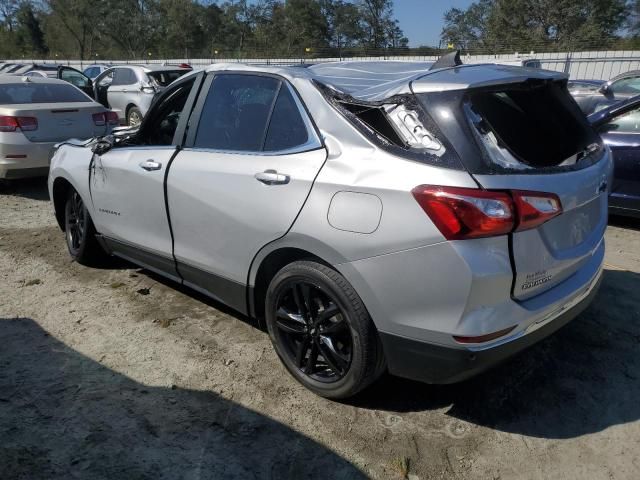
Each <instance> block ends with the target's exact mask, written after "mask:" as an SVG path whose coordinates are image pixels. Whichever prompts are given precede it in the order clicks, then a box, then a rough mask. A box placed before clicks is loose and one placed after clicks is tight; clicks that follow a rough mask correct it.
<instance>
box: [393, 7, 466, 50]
mask: <svg viewBox="0 0 640 480" xmlns="http://www.w3.org/2000/svg"><path fill="white" fill-rule="evenodd" d="M471 3H472V0H395V1H394V7H393V13H394V14H395V17H396V18H397V19H398V21H399V22H400V28H402V30H403V31H404V34H405V35H406V36H407V37H408V38H409V45H410V46H412V47H417V46H420V45H431V46H433V45H438V41H439V40H440V32H441V31H442V17H443V16H444V12H446V11H447V10H449V9H450V8H452V7H457V8H467V7H468V6H469V5H471Z"/></svg>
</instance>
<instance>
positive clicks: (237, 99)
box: [194, 74, 281, 152]
mask: <svg viewBox="0 0 640 480" xmlns="http://www.w3.org/2000/svg"><path fill="white" fill-rule="evenodd" d="M280 85H281V82H280V80H277V79H275V78H272V77H267V76H258V75H225V74H220V75H216V77H215V78H214V80H213V84H212V85H211V89H210V90H209V92H208V94H207V98H206V100H205V103H204V106H203V108H202V113H201V115H200V122H199V124H198V130H197V132H196V136H195V142H194V146H195V147H197V148H212V149H217V150H232V151H241V152H259V151H261V150H262V144H263V141H264V137H265V131H266V129H267V121H268V120H269V114H270V113H271V108H272V106H273V102H274V100H275V97H276V95H277V93H278V90H279V88H280Z"/></svg>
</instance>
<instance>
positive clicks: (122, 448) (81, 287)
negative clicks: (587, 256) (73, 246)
mask: <svg viewBox="0 0 640 480" xmlns="http://www.w3.org/2000/svg"><path fill="white" fill-rule="evenodd" d="M0 212H1V217H0V478H2V479H14V478H21V479H22V478H23V479H50V478H55V479H57V478H60V479H62V478H64V479H68V478H82V479H93V478H105V479H115V478H127V479H146V478H149V479H159V478H167V479H178V478H185V479H205V478H206V479H208V478H212V479H213V478H216V479H217V478H243V479H247V478H277V479H280V478H292V479H299V478H362V477H373V478H405V477H406V478H411V479H416V478H419V479H427V478H429V479H432V478H433V479H438V478H446V479H451V478H453V479H456V478H482V479H487V478H489V479H498V478H499V479H510V478H568V479H571V478H576V479H578V478H580V479H583V478H589V479H601V478H602V479H604V478H620V479H625V478H628V479H637V478H640V421H639V419H640V400H639V399H640V378H639V377H640V226H639V224H638V223H633V222H621V223H617V224H615V226H614V225H613V224H612V225H611V226H610V227H609V229H608V231H607V241H608V253H607V260H606V262H607V265H606V272H605V275H604V282H603V285H602V288H601V290H600V293H599V294H598V297H597V298H596V300H595V302H594V303H593V305H592V306H591V307H590V308H589V309H588V310H587V311H586V312H585V313H584V314H582V315H581V316H580V317H579V318H577V319H576V320H575V321H573V322H572V323H570V324H569V325H568V326H567V327H565V328H563V329H562V330H561V331H559V332H558V333H557V334H556V335H554V336H552V337H551V338H549V339H547V340H545V341H543V342H542V343H540V344H539V345H536V346H535V347H533V348H532V349H530V350H528V351H526V352H524V353H523V354H522V355H519V356H517V357H516V358H514V359H512V360H510V361H509V362H507V363H505V364H504V365H502V366H500V367H498V368H496V369H494V370H492V371H491V372H488V373H487V374H484V375H481V376H479V377H477V378H475V379H472V380H470V381H467V382H465V383H462V384H458V385H453V386H446V387H438V386H428V385H422V384H418V383H414V382H409V381H405V380H400V379H395V378H392V377H385V378H383V379H382V380H381V381H379V382H378V383H377V384H375V385H374V386H373V387H371V388H369V389H368V390H367V391H365V392H363V393H362V394H361V395H359V396H358V397H357V398H356V399H354V400H351V401H349V402H346V403H338V402H332V401H328V400H324V399H321V398H318V397H316V396H314V395H313V394H311V393H310V392H308V391H306V390H305V389H304V388H302V387H301V386H299V385H298V384H297V383H296V382H295V381H294V380H293V379H292V378H291V377H290V376H289V375H288V374H287V373H286V372H285V370H284V368H283V367H282V366H281V365H280V363H279V362H278V361H277V359H276V356H275V354H274V352H273V351H272V348H271V345H270V343H269V339H268V336H267V335H266V334H265V333H264V332H263V331H262V330H260V329H259V328H257V327H256V326H255V325H254V324H253V322H252V321H251V320H249V319H247V318H244V317H242V316H239V315H237V314H235V313H234V312H232V311H229V310H228V309H225V308H224V307H222V306H221V305H219V304H216V303H214V302H212V301H210V300H208V299H206V298H204V297H202V296H200V295H198V294H196V293H194V292H192V291H190V290H187V289H183V288H181V287H179V286H177V285H176V284H173V283H171V282H168V281H165V280H163V279H161V278H159V277H157V276H155V275H153V274H151V273H149V272H147V271H144V270H140V269H137V268H133V267H132V266H131V265H128V264H124V263H117V262H114V263H113V265H112V266H109V268H104V269H89V268H85V267H82V266H80V265H77V264H75V263H73V262H71V261H70V259H69V256H68V254H67V252H66V248H65V244H64V239H63V235H62V234H61V232H60V231H59V229H58V228H57V226H56V224H55V220H54V218H53V215H52V212H51V207H50V206H49V203H48V196H47V192H46V185H45V182H44V181H43V180H38V181H22V182H18V183H15V184H13V185H11V186H10V187H8V188H7V189H6V190H5V191H4V192H3V193H0Z"/></svg>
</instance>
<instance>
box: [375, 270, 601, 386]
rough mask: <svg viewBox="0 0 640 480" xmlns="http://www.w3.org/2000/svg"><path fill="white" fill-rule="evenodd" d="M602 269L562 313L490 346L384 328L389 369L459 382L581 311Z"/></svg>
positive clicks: (416, 376) (426, 379) (431, 380)
mask: <svg viewBox="0 0 640 480" xmlns="http://www.w3.org/2000/svg"><path fill="white" fill-rule="evenodd" d="M601 281H602V271H601V270H600V271H599V272H598V274H597V275H596V276H595V277H594V278H593V280H592V281H591V282H590V283H589V285H588V286H587V287H586V288H585V290H584V291H583V292H582V293H581V295H580V296H579V297H578V299H575V301H574V302H572V304H571V306H570V307H567V308H566V309H565V310H564V311H562V312H561V313H558V314H557V315H556V316H553V317H551V318H546V319H544V320H543V321H541V322H539V323H538V324H532V325H531V326H530V327H529V329H527V330H525V331H522V332H520V333H518V334H517V335H515V336H512V337H509V338H507V339H506V340H501V341H496V342H494V343H493V345H494V346H490V347H488V348H487V347H475V348H474V347H469V348H453V347H450V346H444V345H437V344H433V343H427V342H421V341H417V340H412V339H409V338H405V337H401V336H398V335H393V334H389V333H383V332H380V338H381V341H382V345H383V348H384V353H385V357H386V360H387V365H388V368H389V372H390V373H391V374H393V375H397V376H399V377H404V378H409V379H412V380H418V381H421V382H427V383H437V384H447V383H456V382H459V381H462V380H465V379H467V378H470V377H472V376H474V375H476V374H478V373H480V372H483V371H485V370H487V369H489V368H491V367H493V366H495V365H497V364H498V363H500V362H502V361H504V360H506V359H507V358H509V357H511V356H513V355H515V354H517V353H518V352H521V351H522V350H524V349H526V348H528V347H530V346H531V345H533V344H535V343H537V342H539V341H540V340H542V339H544V338H546V337H548V336H549V335H551V334H552V333H554V332H555V331H557V330H558V329H560V328H561V327H563V326H564V325H566V324H567V323H569V322H570V321H571V320H572V319H574V318H575V317H576V316H577V315H579V314H580V313H581V312H582V311H583V310H584V309H585V308H587V306H588V305H589V304H590V303H591V301H592V300H593V297H594V296H595V295H596V293H597V291H598V288H599V286H600V283H601Z"/></svg>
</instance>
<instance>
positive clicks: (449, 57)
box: [429, 50, 462, 70]
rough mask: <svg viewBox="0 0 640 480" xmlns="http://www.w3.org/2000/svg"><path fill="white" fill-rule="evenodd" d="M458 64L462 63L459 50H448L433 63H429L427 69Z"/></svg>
mask: <svg viewBox="0 0 640 480" xmlns="http://www.w3.org/2000/svg"><path fill="white" fill-rule="evenodd" d="M458 65H462V60H460V50H454V51H453V52H449V53H446V54H444V55H443V56H441V57H440V58H439V59H438V60H436V62H435V63H434V64H433V65H431V68H429V70H435V69H436V68H451V67H457V66H458Z"/></svg>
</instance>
